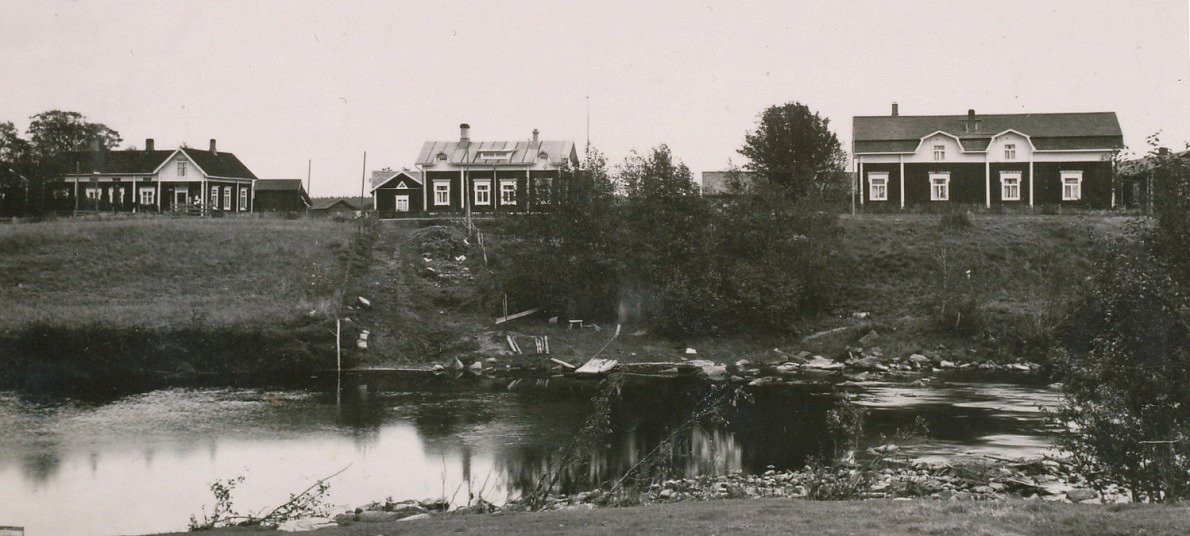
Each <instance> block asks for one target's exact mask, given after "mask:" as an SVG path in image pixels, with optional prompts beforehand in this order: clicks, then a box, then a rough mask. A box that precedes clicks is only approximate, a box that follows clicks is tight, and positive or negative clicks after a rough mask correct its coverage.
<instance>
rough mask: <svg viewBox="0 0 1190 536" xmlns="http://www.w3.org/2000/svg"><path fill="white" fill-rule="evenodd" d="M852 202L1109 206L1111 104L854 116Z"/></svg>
mask: <svg viewBox="0 0 1190 536" xmlns="http://www.w3.org/2000/svg"><path fill="white" fill-rule="evenodd" d="M852 132H853V138H854V146H853V150H852V153H853V154H854V155H855V164H856V171H857V184H856V186H857V189H856V193H857V194H858V195H857V201H858V203H859V205H860V206H861V207H864V208H866V209H877V210H880V209H898V210H899V209H906V208H920V207H929V206H947V205H954V204H959V205H966V206H972V205H979V206H983V207H985V208H991V207H993V206H999V207H1025V208H1031V207H1035V206H1041V205H1045V206H1078V207H1088V208H1110V207H1114V206H1115V204H1116V199H1115V195H1114V190H1113V169H1112V157H1113V155H1114V154H1115V152H1116V151H1118V150H1119V149H1121V148H1123V146H1124V141H1123V134H1122V133H1121V131H1120V123H1119V121H1118V120H1117V119H1116V114H1115V113H1114V112H1094V113H1045V114H994V115H977V114H976V113H975V110H969V111H968V112H967V115H930V116H906V115H899V114H898V111H897V105H896V103H894V104H893V107H892V113H891V115H887V116H868V117H855V118H854V120H853V129H852Z"/></svg>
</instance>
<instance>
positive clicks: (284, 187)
mask: <svg viewBox="0 0 1190 536" xmlns="http://www.w3.org/2000/svg"><path fill="white" fill-rule="evenodd" d="M310 205H311V203H310V194H309V193H307V192H306V187H305V186H303V185H302V180H301V179H261V180H259V181H256V211H257V212H284V213H290V214H294V213H298V212H305V211H306V209H308V208H310Z"/></svg>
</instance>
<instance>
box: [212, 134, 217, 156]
mask: <svg viewBox="0 0 1190 536" xmlns="http://www.w3.org/2000/svg"><path fill="white" fill-rule="evenodd" d="M211 154H219V151H216V150H215V138H211Z"/></svg>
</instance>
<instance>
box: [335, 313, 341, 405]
mask: <svg viewBox="0 0 1190 536" xmlns="http://www.w3.org/2000/svg"><path fill="white" fill-rule="evenodd" d="M342 338H343V330H342V320H340V319H338V318H335V405H338V404H339V403H341V402H342V396H343V345H342V344H340V342H341V340H342Z"/></svg>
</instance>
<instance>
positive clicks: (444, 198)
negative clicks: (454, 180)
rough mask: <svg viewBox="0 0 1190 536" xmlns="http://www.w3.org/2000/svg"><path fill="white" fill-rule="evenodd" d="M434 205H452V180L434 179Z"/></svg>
mask: <svg viewBox="0 0 1190 536" xmlns="http://www.w3.org/2000/svg"><path fill="white" fill-rule="evenodd" d="M434 206H436V207H441V206H450V181H434Z"/></svg>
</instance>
